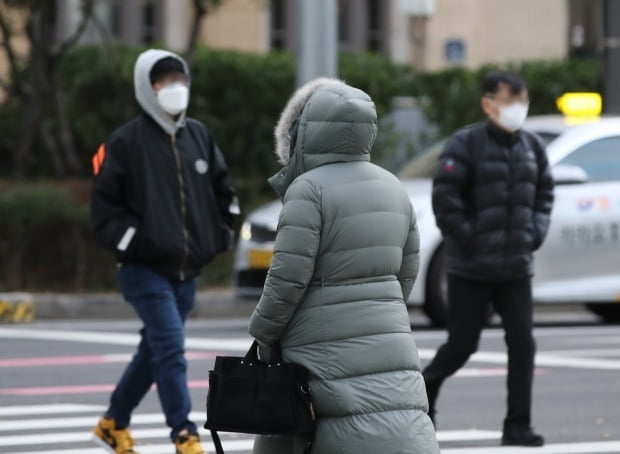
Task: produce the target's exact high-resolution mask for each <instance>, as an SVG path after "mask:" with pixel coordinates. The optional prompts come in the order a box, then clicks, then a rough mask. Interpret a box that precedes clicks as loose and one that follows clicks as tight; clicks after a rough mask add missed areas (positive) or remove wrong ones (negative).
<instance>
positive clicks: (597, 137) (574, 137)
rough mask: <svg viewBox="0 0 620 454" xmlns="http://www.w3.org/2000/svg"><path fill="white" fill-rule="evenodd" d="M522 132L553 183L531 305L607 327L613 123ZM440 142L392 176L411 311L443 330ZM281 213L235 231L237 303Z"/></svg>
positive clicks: (616, 143) (269, 249) (614, 207)
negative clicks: (533, 139) (415, 257)
mask: <svg viewBox="0 0 620 454" xmlns="http://www.w3.org/2000/svg"><path fill="white" fill-rule="evenodd" d="M526 129H528V130H530V131H533V132H536V133H537V134H539V136H540V137H541V138H542V139H543V140H544V141H545V142H546V143H547V153H548V157H549V162H550V163H551V165H552V166H553V175H554V179H555V183H556V190H555V204H554V208H553V213H552V217H551V226H550V229H549V234H548V236H547V239H546V241H545V243H544V245H543V247H542V248H541V249H540V250H539V251H538V252H537V253H536V268H535V269H536V274H535V277H534V282H533V291H534V300H535V302H536V303H541V304H542V303H545V304H547V303H549V304H553V303H577V304H581V303H585V304H587V306H588V308H590V309H591V310H592V311H593V312H595V313H597V314H598V315H600V316H601V317H603V318H604V319H606V320H608V321H618V320H620V116H614V117H600V118H597V119H595V120H592V121H589V122H587V123H583V124H574V123H572V122H571V121H570V119H568V118H566V117H562V116H560V115H549V116H538V117H531V118H529V119H528V121H527V123H526ZM443 144H444V141H441V142H438V143H437V144H435V145H433V146H431V147H430V148H429V149H427V150H426V151H425V152H424V153H422V154H421V155H419V156H418V157H416V158H414V159H413V160H412V161H410V162H409V163H408V164H407V165H406V166H405V167H404V168H403V169H402V171H401V172H400V173H399V177H400V179H401V181H402V183H403V185H404V186H405V188H406V189H407V192H408V193H409V197H410V198H411V202H412V204H413V206H414V208H415V211H416V214H417V218H418V229H419V231H420V241H421V249H420V272H419V275H418V279H417V281H416V284H415V287H414V289H413V293H412V295H411V298H410V300H409V302H408V303H409V304H411V305H419V306H422V308H423V310H424V312H425V313H426V314H427V315H428V317H429V318H430V319H431V321H432V322H433V323H434V324H435V325H438V326H441V325H443V324H444V323H445V307H446V294H447V284H446V281H447V280H446V275H445V271H444V269H443V265H442V238H441V233H440V232H439V229H438V228H437V225H436V224H435V216H434V214H433V210H432V206H431V191H432V177H433V174H434V172H435V168H436V163H437V160H438V158H439V155H440V154H441V151H442V149H443ZM280 209H281V204H280V202H279V201H277V202H272V203H270V204H267V205H265V206H263V207H261V208H259V209H258V210H256V211H254V212H252V213H251V214H250V215H249V216H248V218H247V220H246V222H245V223H244V224H243V227H242V231H241V237H240V239H239V244H238V248H237V252H236V257H235V266H234V281H235V288H236V291H237V293H238V294H239V295H241V296H258V295H260V293H261V291H262V286H263V284H264V281H265V277H266V273H267V269H268V267H269V262H270V260H271V256H272V253H273V246H274V239H275V234H276V228H277V223H278V215H279V212H280Z"/></svg>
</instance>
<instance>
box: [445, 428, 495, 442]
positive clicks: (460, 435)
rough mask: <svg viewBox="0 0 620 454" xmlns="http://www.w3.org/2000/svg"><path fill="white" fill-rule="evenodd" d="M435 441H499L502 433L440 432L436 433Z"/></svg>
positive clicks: (474, 430) (474, 431)
mask: <svg viewBox="0 0 620 454" xmlns="http://www.w3.org/2000/svg"><path fill="white" fill-rule="evenodd" d="M436 435H437V440H439V441H440V442H442V443H444V442H448V441H476V440H499V439H500V438H501V436H502V433H501V432H499V431H496V430H477V429H471V430H440V431H439V432H437V434H436Z"/></svg>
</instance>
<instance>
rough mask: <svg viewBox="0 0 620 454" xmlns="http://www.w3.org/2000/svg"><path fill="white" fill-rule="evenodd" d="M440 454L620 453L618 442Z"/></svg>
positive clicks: (459, 450)
mask: <svg viewBox="0 0 620 454" xmlns="http://www.w3.org/2000/svg"><path fill="white" fill-rule="evenodd" d="M441 453H442V454H602V453H611V454H618V453H620V441H594V442H584V443H557V444H548V445H546V446H543V447H540V448H524V447H517V446H515V447H512V446H510V447H509V446H502V447H498V446H487V447H484V448H481V447H477V448H445V449H442V450H441Z"/></svg>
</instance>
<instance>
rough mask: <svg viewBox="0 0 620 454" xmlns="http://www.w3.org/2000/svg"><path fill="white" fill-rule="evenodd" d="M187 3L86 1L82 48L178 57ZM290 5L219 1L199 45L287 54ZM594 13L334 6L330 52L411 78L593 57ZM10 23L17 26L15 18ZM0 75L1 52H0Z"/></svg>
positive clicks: (292, 31) (572, 2) (527, 7)
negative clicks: (115, 44)
mask: <svg viewBox="0 0 620 454" xmlns="http://www.w3.org/2000/svg"><path fill="white" fill-rule="evenodd" d="M194 3H195V2H194V0H95V4H96V7H95V8H96V14H95V17H96V22H95V23H91V24H90V25H89V29H88V31H87V33H85V34H84V36H83V38H82V41H81V42H82V43H83V44H95V43H98V42H100V41H101V40H103V39H112V40H117V41H120V42H122V43H125V44H128V45H132V46H135V45H144V44H152V43H157V44H160V45H163V46H165V47H168V48H170V49H173V50H183V49H185V48H186V46H187V43H188V39H189V35H190V30H191V26H192V22H193V20H194V15H195V11H194ZM297 3H298V0H223V1H222V2H221V5H220V6H219V7H217V8H214V9H212V10H211V11H210V12H209V14H207V15H206V16H205V18H204V20H203V21H202V24H201V27H200V36H199V41H200V42H202V43H203V44H205V45H207V46H209V47H212V48H214V49H232V50H239V51H247V52H256V53H266V52H269V51H272V50H285V51H294V50H295V49H296V46H297V42H296V39H297V29H298V21H299V17H298V14H297V9H298V7H297ZM58 5H59V6H58V7H59V11H58V13H59V19H60V23H61V26H60V27H59V34H60V36H58V38H59V39H63V38H65V37H67V36H69V35H71V33H73V32H74V30H75V28H76V27H77V26H78V23H79V22H80V17H81V11H80V0H59V1H58ZM602 5H603V0H545V1H539V0H520V1H513V0H338V35H339V46H340V49H341V50H342V51H348V52H354V53H364V52H375V53H379V54H382V55H385V56H386V57H388V58H390V59H391V60H392V61H394V62H398V63H408V64H411V65H412V66H413V67H414V68H416V69H419V70H438V69H442V68H446V67H449V66H455V65H457V66H464V67H467V68H476V67H479V66H480V65H482V64H486V63H498V64H502V63H508V62H511V61H524V60H537V59H561V58H564V57H567V56H569V55H580V56H583V55H591V56H594V55H595V54H596V53H597V51H598V50H600V47H601V40H602V38H603V24H602V20H603V14H602ZM0 7H3V6H2V5H0ZM13 19H14V21H16V22H19V21H20V16H19V14H17V13H16V14H14V15H13ZM14 28H15V29H19V28H20V27H18V26H16V27H14ZM15 39H19V38H15ZM24 44H25V41H24ZM25 50H26V49H23V51H25ZM2 71H6V58H5V56H4V54H0V72H2Z"/></svg>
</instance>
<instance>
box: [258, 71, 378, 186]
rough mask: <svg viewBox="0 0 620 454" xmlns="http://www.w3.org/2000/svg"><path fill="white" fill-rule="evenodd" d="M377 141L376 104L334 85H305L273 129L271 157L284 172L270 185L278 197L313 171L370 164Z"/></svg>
mask: <svg viewBox="0 0 620 454" xmlns="http://www.w3.org/2000/svg"><path fill="white" fill-rule="evenodd" d="M376 137H377V112H376V109H375V104H374V103H373V102H372V99H370V96H368V95H367V94H366V93H364V92H363V91H362V90H358V89H357V88H353V87H351V86H349V85H347V84H345V83H344V82H342V81H340V80H336V79H328V78H320V79H315V80H313V81H311V82H308V83H307V84H306V85H304V86H303V87H301V88H300V89H299V90H297V92H295V93H294V94H293V96H292V97H291V99H290V100H289V102H288V103H287V105H286V107H285V108H284V111H283V112H282V115H281V116H280V120H279V121H278V125H277V126H276V129H275V140H276V147H275V152H276V155H277V157H278V161H279V162H280V164H282V165H283V166H284V167H283V169H282V170H281V171H280V172H278V174H276V175H275V176H273V177H272V178H270V179H269V183H270V184H271V186H272V187H273V188H274V190H275V191H276V192H277V193H278V194H279V195H280V197H283V196H284V194H285V192H286V190H287V189H288V187H289V185H290V184H291V183H292V182H293V181H294V180H295V179H296V178H297V177H298V176H300V175H301V174H303V173H305V172H308V171H309V170H312V169H315V168H317V167H320V166H323V165H326V164H330V163H336V162H351V161H369V160H370V150H371V149H372V146H373V144H374V142H375V138H376Z"/></svg>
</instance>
